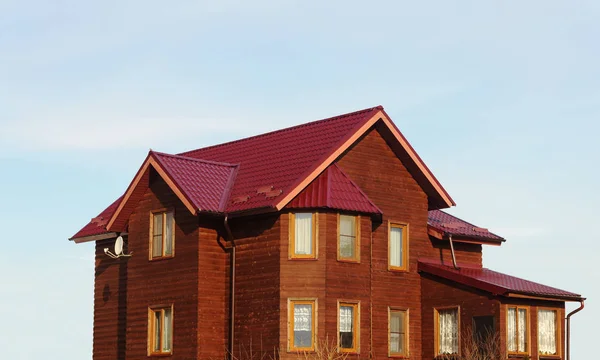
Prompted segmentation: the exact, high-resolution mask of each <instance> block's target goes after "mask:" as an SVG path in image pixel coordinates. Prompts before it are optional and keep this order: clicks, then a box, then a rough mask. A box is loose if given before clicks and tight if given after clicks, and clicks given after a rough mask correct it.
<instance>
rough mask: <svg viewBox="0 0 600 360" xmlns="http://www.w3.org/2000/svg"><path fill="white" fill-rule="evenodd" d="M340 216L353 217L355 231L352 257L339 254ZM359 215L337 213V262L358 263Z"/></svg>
mask: <svg viewBox="0 0 600 360" xmlns="http://www.w3.org/2000/svg"><path fill="white" fill-rule="evenodd" d="M342 216H349V217H354V226H355V227H356V229H355V230H354V231H355V234H356V236H355V241H354V257H353V258H344V257H342V256H341V254H340V250H341V247H340V240H341V236H342V232H341V225H342V223H341V218H342ZM360 221H361V217H360V215H349V214H340V213H338V214H337V261H339V262H348V263H357V264H360V227H361V226H360Z"/></svg>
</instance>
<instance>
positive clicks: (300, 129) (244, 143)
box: [86, 106, 454, 229]
mask: <svg viewBox="0 0 600 360" xmlns="http://www.w3.org/2000/svg"><path fill="white" fill-rule="evenodd" d="M381 119H384V120H383V121H380V120H381ZM376 122H377V123H378V124H379V125H378V127H377V128H378V129H379V130H378V131H385V129H388V130H389V131H388V132H390V134H391V133H394V132H395V133H396V135H395V136H396V138H394V137H391V138H390V139H389V141H392V142H394V141H396V142H397V144H395V145H394V146H395V147H396V148H398V149H400V148H401V149H404V150H402V151H406V153H407V154H408V155H409V157H408V158H410V159H412V160H413V161H415V164H417V165H418V166H417V167H416V168H415V169H416V171H417V172H418V171H422V172H423V173H422V174H421V175H422V176H419V177H418V179H420V180H419V181H420V182H422V185H423V187H424V189H427V190H426V191H428V195H429V197H430V198H431V199H434V198H435V199H438V200H437V201H435V202H434V203H435V204H442V205H439V206H451V205H453V204H454V203H453V201H452V199H451V198H450V197H449V196H448V194H447V193H446V191H445V190H444V189H443V188H442V187H441V185H440V184H439V182H438V181H437V180H436V179H435V177H434V176H433V174H431V173H430V171H429V170H428V169H427V167H426V166H425V164H424V163H422V160H421V159H420V158H419V157H418V155H417V154H416V153H415V152H414V149H412V147H411V146H410V144H408V142H407V141H406V139H405V138H404V137H403V136H402V134H401V133H400V132H399V131H397V128H396V127H395V126H394V125H393V123H391V121H390V120H389V119H388V117H387V115H386V114H385V112H384V111H383V107H381V106H378V107H374V108H368V109H364V110H360V111H356V112H352V113H348V114H344V115H340V116H336V117H332V118H328V119H324V120H319V121H315V122H311V123H307V124H303V125H299V126H295V127H291V128H287V129H283V130H278V131H274V132H270V133H266V134H262V135H258V136H254V137H250V138H246V139H242V140H237V141H233V142H229V143H225V144H220V145H215V146H210V147H206V148H202V149H198V150H193V151H188V152H185V153H182V154H179V155H167V154H159V153H153V154H157V155H155V156H154V158H155V159H156V161H157V162H159V163H161V162H162V163H163V167H164V168H165V172H166V173H168V174H170V176H171V177H173V183H175V185H176V186H177V187H178V188H180V190H181V192H182V193H183V196H184V197H186V198H188V200H189V202H191V203H194V204H195V205H194V206H199V207H200V208H201V209H203V210H209V211H219V212H223V213H225V212H227V213H235V212H243V211H247V210H255V209H261V208H263V209H271V210H278V209H281V207H282V206H285V205H286V202H288V201H291V200H293V198H294V197H295V196H296V195H297V194H298V193H299V192H300V191H301V190H303V189H302V187H304V186H306V185H304V184H305V182H306V181H312V180H313V179H314V178H315V177H316V176H317V175H318V172H319V171H322V170H320V169H325V168H326V167H327V166H329V165H331V163H332V162H333V161H334V160H335V157H336V156H339V154H341V152H342V151H343V150H345V148H344V147H345V146H350V145H351V144H352V143H353V142H354V141H356V139H358V138H359V136H360V135H362V134H364V132H365V131H367V130H368V129H370V128H372V127H373V126H374V125H375V124H376ZM390 126H391V127H392V128H393V129H391V128H390ZM390 129H391V130H390ZM392 130H393V131H392ZM394 139H395V140H394ZM399 151H400V150H399ZM192 159H197V160H199V162H198V163H197V164H196V163H194V161H193V160H192ZM210 162H218V163H221V164H222V165H223V166H224V167H228V166H232V165H231V164H239V165H238V167H237V172H236V174H235V181H233V183H231V182H229V180H231V179H232V178H231V176H232V175H231V174H230V173H228V172H227V171H226V170H224V169H223V168H222V167H219V166H216V168H214V169H211V171H213V174H211V175H210V179H211V182H210V186H211V187H210V188H208V187H206V188H202V189H196V187H195V186H196V184H199V183H200V182H199V181H198V180H197V179H194V178H195V177H201V176H203V171H204V169H203V170H200V169H199V168H198V169H194V167H200V165H198V164H201V163H203V164H208V163H210ZM193 164H195V165H193ZM203 166H204V165H203ZM205 167H209V168H210V167H211V166H208V165H206V166H205ZM417 168H418V169H417ZM169 169H170V170H169ZM217 169H219V170H218V171H217ZM215 171H216V172H215ZM228 174H229V175H228ZM138 175H139V174H138ZM136 176H137V175H136ZM176 179H177V180H176ZM134 180H135V179H134ZM132 183H133V182H132ZM334 183H336V182H335V181H334V182H332V184H334ZM340 186H342V185H340ZM226 188H227V189H229V190H230V191H229V192H228V196H223V194H224V192H223V191H224V189H226ZM264 189H269V190H268V191H264ZM342 190H344V189H341V190H340V191H341V192H339V194H342V193H344V191H342ZM346 190H347V189H346ZM346 195H348V193H347V191H346V193H345V195H343V196H346ZM332 196H333V197H332V199H331V201H332V202H337V203H338V204H342V203H344V202H348V201H350V199H346V198H343V196H342V195H340V196H341V198H339V199H336V196H337V195H334V194H332ZM227 198H228V199H227ZM357 198H358V199H362V198H361V197H357ZM222 201H225V203H223V202H222ZM361 201H362V200H361ZM217 202H219V204H218V206H217ZM443 204H445V205H443ZM341 206H348V204H342V205H341ZM353 206H354V207H356V206H365V204H358V205H353ZM434 206H438V205H434ZM118 207H120V205H118ZM125 213H127V211H126V212H125ZM123 225H124V224H122V223H117V226H116V227H111V229H112V228H119V227H122V226H123ZM86 228H87V226H86Z"/></svg>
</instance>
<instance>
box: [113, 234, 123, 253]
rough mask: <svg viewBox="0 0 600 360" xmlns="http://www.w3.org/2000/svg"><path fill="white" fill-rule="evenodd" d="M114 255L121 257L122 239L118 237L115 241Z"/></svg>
mask: <svg viewBox="0 0 600 360" xmlns="http://www.w3.org/2000/svg"><path fill="white" fill-rule="evenodd" d="M115 255H117V256H121V255H123V237H122V236H119V237H118V238H117V240H115Z"/></svg>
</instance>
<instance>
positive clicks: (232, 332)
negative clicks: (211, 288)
mask: <svg viewBox="0 0 600 360" xmlns="http://www.w3.org/2000/svg"><path fill="white" fill-rule="evenodd" d="M223 226H224V227H225V231H226V232H227V236H228V237H229V240H231V284H230V287H231V303H230V309H229V321H230V322H229V328H230V329H229V358H230V359H233V358H234V356H233V341H234V339H235V242H234V240H233V234H232V233H231V228H230V227H229V215H227V214H225V219H224V220H223Z"/></svg>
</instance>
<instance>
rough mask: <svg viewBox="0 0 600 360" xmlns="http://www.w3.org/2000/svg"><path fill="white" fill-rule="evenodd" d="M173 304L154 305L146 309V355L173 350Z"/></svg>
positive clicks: (166, 352) (167, 352)
mask: <svg viewBox="0 0 600 360" xmlns="http://www.w3.org/2000/svg"><path fill="white" fill-rule="evenodd" d="M172 343H173V306H167V307H154V308H150V309H149V311H148V355H156V354H170V353H171V352H172V351H173V347H172Z"/></svg>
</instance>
